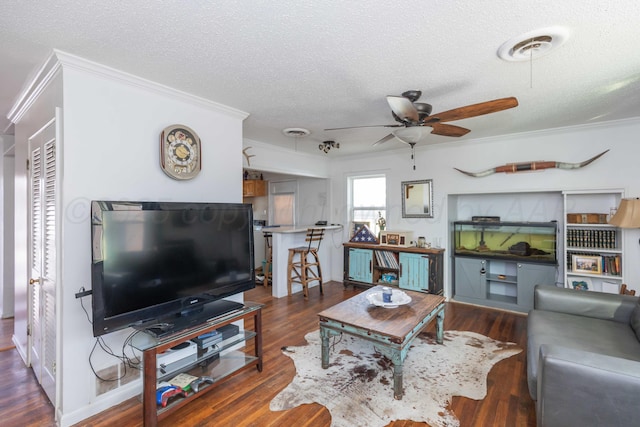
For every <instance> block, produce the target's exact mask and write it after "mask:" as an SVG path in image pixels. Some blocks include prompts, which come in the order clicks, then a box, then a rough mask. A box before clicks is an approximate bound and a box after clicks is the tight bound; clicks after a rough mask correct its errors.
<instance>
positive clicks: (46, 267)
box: [29, 120, 57, 404]
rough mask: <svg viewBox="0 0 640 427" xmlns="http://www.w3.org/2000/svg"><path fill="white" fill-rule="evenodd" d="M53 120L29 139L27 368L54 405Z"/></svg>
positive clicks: (54, 134)
mask: <svg viewBox="0 0 640 427" xmlns="http://www.w3.org/2000/svg"><path fill="white" fill-rule="evenodd" d="M56 122H57V120H52V121H50V122H49V123H48V124H47V125H45V126H44V127H43V128H42V129H41V130H40V131H39V132H38V133H36V134H35V135H34V136H33V137H31V138H30V139H29V149H30V150H31V151H30V159H29V164H30V165H29V169H30V183H31V188H30V190H31V191H30V193H31V201H30V204H31V206H30V208H31V209H30V210H31V212H30V214H31V221H30V223H31V224H30V225H31V230H30V236H31V242H30V248H29V249H30V265H31V277H30V280H29V286H30V307H29V316H30V339H31V346H30V348H31V354H30V361H31V367H32V369H33V371H34V372H35V375H36V378H38V381H40V384H41V385H42V388H43V389H44V391H45V392H46V394H47V396H48V397H49V399H50V400H51V402H52V403H54V404H55V392H56V387H55V383H56V381H55V370H56V302H55V296H56V281H57V279H56V273H57V272H56V270H57V269H56Z"/></svg>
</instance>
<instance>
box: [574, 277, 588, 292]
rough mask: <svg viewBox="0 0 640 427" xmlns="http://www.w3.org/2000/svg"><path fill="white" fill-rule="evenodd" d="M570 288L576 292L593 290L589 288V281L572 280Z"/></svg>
mask: <svg viewBox="0 0 640 427" xmlns="http://www.w3.org/2000/svg"><path fill="white" fill-rule="evenodd" d="M571 287H572V288H573V289H575V290H577V291H589V290H593V288H592V287H591V281H590V280H589V279H582V280H572V281H571Z"/></svg>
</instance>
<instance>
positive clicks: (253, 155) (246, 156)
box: [242, 147, 256, 167]
mask: <svg viewBox="0 0 640 427" xmlns="http://www.w3.org/2000/svg"><path fill="white" fill-rule="evenodd" d="M251 148H253V147H247V148H245V149H244V150H242V154H243V155H244V158H245V159H247V166H249V167H250V166H251V158H252V157H255V156H256V155H255V154H249V153H247V150H249V149H251Z"/></svg>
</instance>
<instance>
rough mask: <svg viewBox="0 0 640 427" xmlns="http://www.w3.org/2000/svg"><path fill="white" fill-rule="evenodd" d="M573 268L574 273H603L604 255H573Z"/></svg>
mask: <svg viewBox="0 0 640 427" xmlns="http://www.w3.org/2000/svg"><path fill="white" fill-rule="evenodd" d="M571 270H572V272H574V273H589V274H602V257H601V256H593V255H571Z"/></svg>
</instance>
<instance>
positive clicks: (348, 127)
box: [325, 125, 404, 130]
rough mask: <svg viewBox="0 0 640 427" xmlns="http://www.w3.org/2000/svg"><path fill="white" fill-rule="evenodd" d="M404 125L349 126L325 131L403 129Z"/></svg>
mask: <svg viewBox="0 0 640 427" xmlns="http://www.w3.org/2000/svg"><path fill="white" fill-rule="evenodd" d="M403 127H404V125H368V126H347V127H345V128H330V129H325V130H343V129H359V128H403Z"/></svg>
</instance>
